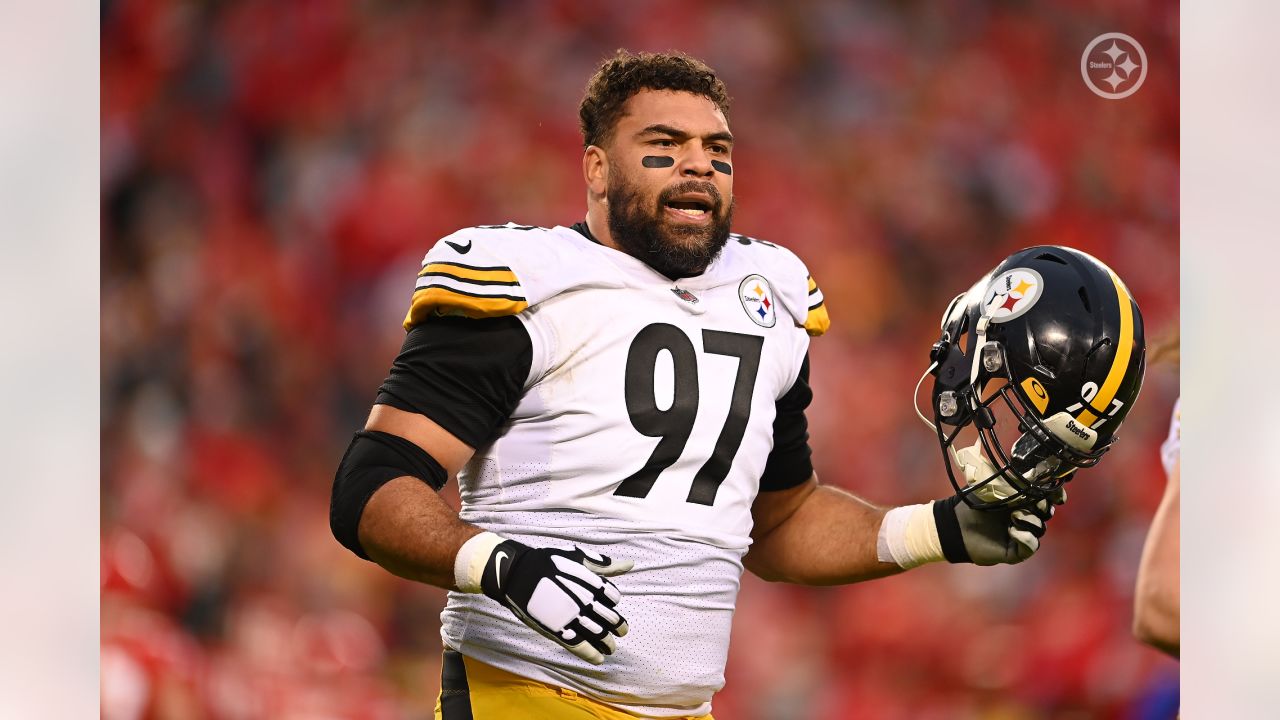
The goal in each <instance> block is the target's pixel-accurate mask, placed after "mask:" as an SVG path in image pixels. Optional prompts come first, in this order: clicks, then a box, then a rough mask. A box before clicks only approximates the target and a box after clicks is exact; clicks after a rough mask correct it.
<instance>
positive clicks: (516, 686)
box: [436, 649, 715, 720]
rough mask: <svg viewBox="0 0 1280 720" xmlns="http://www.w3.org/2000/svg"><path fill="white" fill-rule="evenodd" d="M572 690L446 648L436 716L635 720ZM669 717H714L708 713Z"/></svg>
mask: <svg viewBox="0 0 1280 720" xmlns="http://www.w3.org/2000/svg"><path fill="white" fill-rule="evenodd" d="M637 717H640V716H638V715H632V714H631V713H627V712H623V711H621V710H619V709H617V708H614V707H609V706H608V705H605V704H603V703H600V702H597V701H595V700H592V699H591V698H588V697H585V696H583V695H580V694H578V693H576V692H574V691H572V690H566V689H565V688H558V687H556V686H554V685H547V684H546V683H540V682H537V681H535V680H529V679H528V678H522V677H520V676H519V675H512V674H511V673H509V672H507V671H505V670H499V669H498V668H496V667H493V666H492V665H486V664H484V663H482V662H480V661H479V660H473V659H471V658H469V657H466V656H465V655H463V654H462V653H460V652H458V651H456V650H449V649H446V650H445V651H444V668H443V669H442V670H441V672H440V697H439V699H437V700H436V720H636V718H637ZM673 720H715V718H713V717H711V715H699V716H698V717H697V718H693V717H686V718H673Z"/></svg>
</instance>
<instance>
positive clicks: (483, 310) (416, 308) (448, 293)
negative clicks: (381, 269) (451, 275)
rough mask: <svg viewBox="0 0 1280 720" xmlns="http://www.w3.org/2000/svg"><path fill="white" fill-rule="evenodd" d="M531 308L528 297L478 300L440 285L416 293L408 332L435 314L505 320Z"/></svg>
mask: <svg viewBox="0 0 1280 720" xmlns="http://www.w3.org/2000/svg"><path fill="white" fill-rule="evenodd" d="M528 307H529V303H528V302H527V301H526V300H525V299H524V298H514V297H476V296H474V295H464V294H462V293H459V292H455V291H453V290H450V289H449V288H445V287H440V286H438V285H437V286H431V287H425V288H420V289H419V290H418V291H417V292H415V293H414V294H413V303H412V304H411V305H410V306H409V312H408V313H407V314H406V315H405V317H404V329H405V330H408V329H410V328H412V327H413V326H414V325H417V324H418V323H420V322H422V321H424V320H426V319H427V318H429V317H431V316H432V315H462V316H464V317H469V318H489V317H503V316H506V315H519V314H520V313H522V312H524V311H525V310H526V309H527V308H528Z"/></svg>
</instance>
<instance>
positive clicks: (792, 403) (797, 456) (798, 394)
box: [760, 355, 813, 491]
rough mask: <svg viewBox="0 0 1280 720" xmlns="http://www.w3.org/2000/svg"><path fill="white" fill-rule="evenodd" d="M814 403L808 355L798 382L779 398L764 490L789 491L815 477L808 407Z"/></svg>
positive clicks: (765, 472) (763, 479)
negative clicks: (807, 417)
mask: <svg viewBox="0 0 1280 720" xmlns="http://www.w3.org/2000/svg"><path fill="white" fill-rule="evenodd" d="M812 400H813V391H812V390H810V389H809V356H808V355H805V356H804V363H803V364H802V365H801V366H800V374H799V376H797V377H796V382H795V384H794V385H792V386H791V389H790V390H788V391H787V394H786V395H783V396H782V397H781V398H779V399H778V404H777V408H778V414H777V416H776V417H774V419H773V451H772V452H770V453H769V460H768V462H766V463H765V466H764V475H763V476H761V478H760V489H761V490H762V491H769V490H786V489H788V488H793V487H795V486H797V485H799V484H801V483H803V482H804V481H806V480H808V479H809V478H810V476H812V475H813V462H812V460H811V455H812V454H813V452H812V450H810V449H809V421H808V419H806V418H805V415H804V411H805V408H807V407H809V403H810V402H811V401H812Z"/></svg>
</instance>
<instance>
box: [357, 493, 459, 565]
mask: <svg viewBox="0 0 1280 720" xmlns="http://www.w3.org/2000/svg"><path fill="white" fill-rule="evenodd" d="M480 532H481V530H480V528H478V527H476V526H474V525H470V524H468V523H465V522H463V521H461V520H459V519H458V514H457V513H456V512H455V511H454V510H453V508H451V507H449V506H448V505H447V504H445V502H444V501H443V500H441V499H440V496H439V495H437V494H436V492H435V491H434V490H432V489H431V488H430V487H429V486H427V485H426V484H425V483H423V482H422V481H421V480H419V479H417V478H413V477H401V478H397V479H395V480H392V481H390V482H388V483H387V484H386V485H383V486H382V487H381V488H379V489H378V491H377V492H375V493H374V494H373V496H372V497H371V498H369V502H368V504H367V505H365V508H364V513H363V514H362V515H361V516H360V544H361V546H363V548H364V550H365V552H366V553H368V555H369V557H370V559H372V560H373V561H374V562H376V563H378V564H379V565H381V566H382V567H384V568H386V569H387V570H389V571H390V572H392V573H395V574H396V575H399V576H400V577H403V578H408V579H409V580H416V581H418V582H423V583H427V584H429V585H435V586H436V587H442V588H446V589H450V590H454V589H457V588H456V584H455V580H454V568H453V564H454V559H455V558H456V557H457V555H458V549H459V548H460V547H462V544H463V543H464V542H466V541H467V540H468V539H469V538H471V537H472V536H473V535H476V534H478V533H480Z"/></svg>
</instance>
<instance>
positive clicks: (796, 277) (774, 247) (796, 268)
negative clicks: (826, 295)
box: [726, 233, 831, 337]
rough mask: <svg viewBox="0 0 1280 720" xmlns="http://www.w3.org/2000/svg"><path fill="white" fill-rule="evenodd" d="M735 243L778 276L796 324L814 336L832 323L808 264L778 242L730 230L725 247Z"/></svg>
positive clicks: (769, 273)
mask: <svg viewBox="0 0 1280 720" xmlns="http://www.w3.org/2000/svg"><path fill="white" fill-rule="evenodd" d="M734 245H737V246H740V247H739V248H737V249H736V251H737V252H741V253H743V254H744V255H748V256H751V260H752V261H753V262H752V264H755V265H759V266H761V267H762V268H766V269H764V270H762V271H761V274H763V275H765V277H770V276H775V277H777V280H778V285H779V287H778V288H777V295H778V299H779V300H780V301H781V302H782V306H783V307H784V308H786V310H787V312H788V313H789V314H790V315H791V317H792V319H793V320H794V321H795V324H796V327H802V328H804V330H805V332H807V333H809V335H811V336H813V337H817V336H819V335H821V334H823V333H825V332H826V331H827V329H828V328H829V327H831V319H830V318H829V317H828V315H827V307H826V304H825V303H824V302H823V298H822V291H821V290H819V289H818V283H816V282H814V279H813V277H812V276H811V275H810V274H809V270H808V268H806V267H805V264H804V261H802V260H801V259H800V258H799V257H798V256H796V254H795V253H793V252H791V251H790V250H788V249H787V248H785V247H783V246H781V245H778V244H777V243H772V242H768V241H765V240H760V239H758V238H753V237H750V236H747V235H742V234H740V233H730V235H729V244H728V245H727V246H726V249H728V248H729V247H732V246H734Z"/></svg>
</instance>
